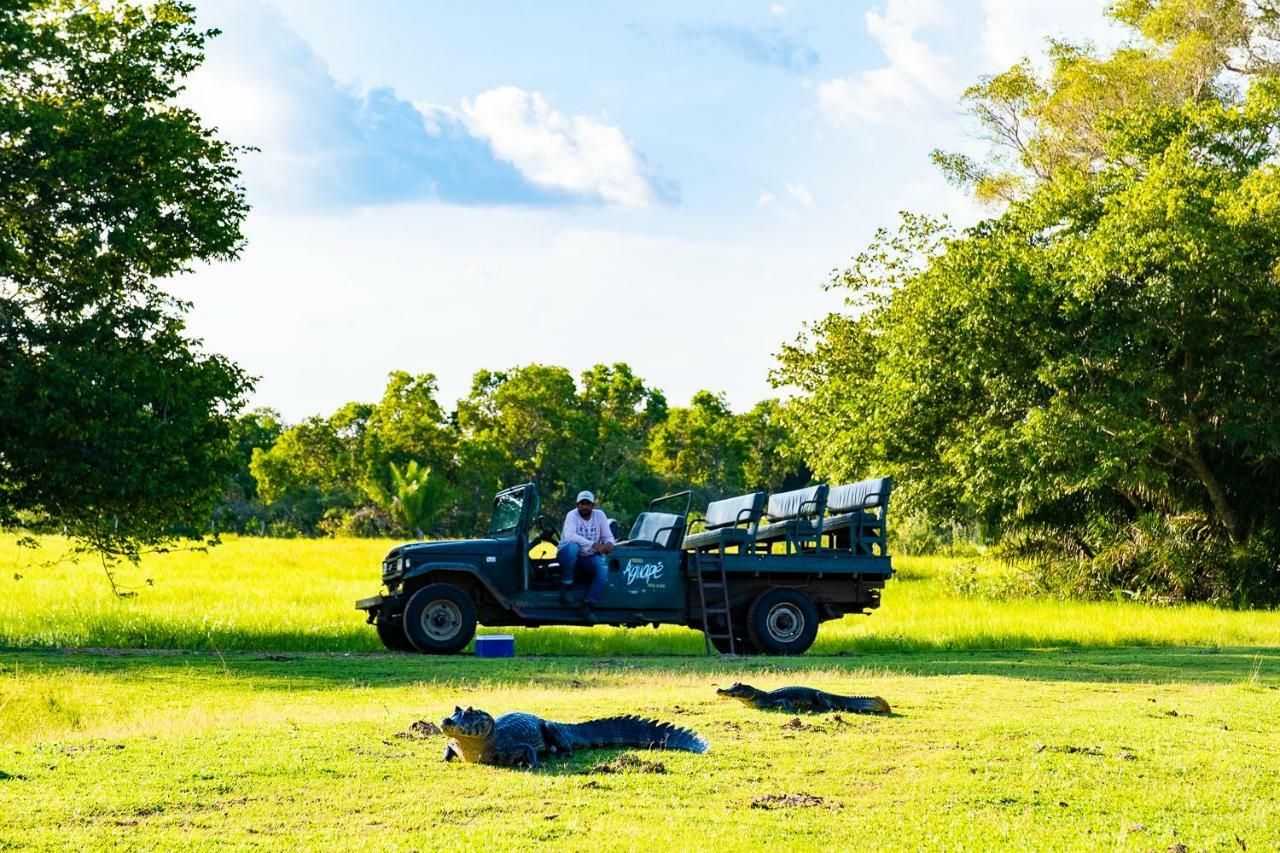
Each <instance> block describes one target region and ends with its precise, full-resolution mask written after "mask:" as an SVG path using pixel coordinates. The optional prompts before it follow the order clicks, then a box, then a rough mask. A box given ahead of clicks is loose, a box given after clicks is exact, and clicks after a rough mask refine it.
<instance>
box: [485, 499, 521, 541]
mask: <svg viewBox="0 0 1280 853" xmlns="http://www.w3.org/2000/svg"><path fill="white" fill-rule="evenodd" d="M523 508H524V489H520V490H519V491H514V492H504V493H502V494H500V495H498V497H497V498H496V499H495V500H494V502H493V520H492V521H490V522H489V533H490V534H496V533H510V532H511V531H513V530H515V529H516V528H517V527H519V526H520V510H521V509H523Z"/></svg>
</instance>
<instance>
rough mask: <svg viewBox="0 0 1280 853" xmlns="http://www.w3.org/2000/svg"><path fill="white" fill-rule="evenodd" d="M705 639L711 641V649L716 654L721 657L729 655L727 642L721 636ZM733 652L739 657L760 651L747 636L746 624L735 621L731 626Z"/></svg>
mask: <svg viewBox="0 0 1280 853" xmlns="http://www.w3.org/2000/svg"><path fill="white" fill-rule="evenodd" d="M707 639H708V640H710V641H711V647H712V648H713V649H715V650H716V651H717V652H719V653H720V654H722V655H727V654H729V641H728V640H727V639H725V638H724V637H723V636H720V637H707ZM733 651H734V652H735V653H736V654H739V655H754V654H758V653H759V651H760V650H759V649H757V648H756V647H755V644H754V643H752V642H751V638H750V637H749V636H748V635H747V624H746V622H742V621H738V620H735V624H734V626H733Z"/></svg>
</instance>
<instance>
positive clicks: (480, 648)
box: [476, 634, 516, 658]
mask: <svg viewBox="0 0 1280 853" xmlns="http://www.w3.org/2000/svg"><path fill="white" fill-rule="evenodd" d="M515 656H516V638H515V637H513V636H511V635H510V634H484V635H482V636H479V637H476V657H478V658H513V657H515Z"/></svg>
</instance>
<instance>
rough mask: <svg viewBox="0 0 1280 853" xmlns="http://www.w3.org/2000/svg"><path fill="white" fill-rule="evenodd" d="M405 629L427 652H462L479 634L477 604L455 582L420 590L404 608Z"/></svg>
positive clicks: (412, 641)
mask: <svg viewBox="0 0 1280 853" xmlns="http://www.w3.org/2000/svg"><path fill="white" fill-rule="evenodd" d="M404 632H405V634H406V635H407V636H408V638H409V642H411V643H413V646H414V648H415V649H417V650H418V651H420V652H422V653H423V654H428V655H451V654H453V653H454V652H460V651H462V649H463V648H464V647H465V646H466V645H467V643H469V642H471V638H472V637H474V636H475V633H476V605H475V602H473V601H472V600H471V596H469V595H467V594H466V593H465V592H463V591H462V590H460V589H458V588H457V587H456V586H454V585H453V584H451V583H433V584H429V585H427V586H424V587H423V588H422V589H420V590H418V591H417V592H415V593H414V594H413V596H412V597H410V599H409V603H408V604H407V605H405V608H404Z"/></svg>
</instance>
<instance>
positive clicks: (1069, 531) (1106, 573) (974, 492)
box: [777, 0, 1280, 602]
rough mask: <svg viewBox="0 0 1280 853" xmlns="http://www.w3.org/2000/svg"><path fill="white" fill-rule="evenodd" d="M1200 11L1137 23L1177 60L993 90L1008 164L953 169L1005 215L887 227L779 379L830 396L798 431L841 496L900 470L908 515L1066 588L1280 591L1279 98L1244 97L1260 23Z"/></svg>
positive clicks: (799, 420) (1064, 61)
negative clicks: (1065, 568)
mask: <svg viewBox="0 0 1280 853" xmlns="http://www.w3.org/2000/svg"><path fill="white" fill-rule="evenodd" d="M1188 2H1189V0H1188ZM1201 5H1203V4H1197V8H1200V6H1201ZM1210 5H1213V6H1214V8H1215V9H1218V7H1221V9H1220V10H1219V11H1222V10H1226V11H1222V14H1227V13H1228V12H1229V11H1230V9H1232V8H1235V6H1236V5H1238V4H1231V3H1227V2H1217V3H1215V4H1210ZM1185 6H1187V3H1186V2H1181V0H1178V2H1173V0H1169V2H1159V3H1157V2H1152V3H1146V4H1137V3H1130V4H1122V7H1121V8H1120V10H1119V12H1118V14H1119V15H1120V16H1121V18H1122V19H1124V20H1128V21H1129V22H1130V23H1136V24H1139V25H1141V26H1142V27H1143V28H1144V29H1143V32H1144V33H1146V34H1147V35H1148V36H1149V37H1152V38H1156V39H1159V40H1157V41H1152V42H1145V43H1139V44H1138V45H1137V46H1130V47H1126V48H1124V49H1122V50H1119V51H1117V52H1116V53H1115V54H1113V55H1111V56H1107V57H1097V56H1094V55H1093V54H1092V53H1090V52H1089V51H1087V50H1084V49H1081V48H1075V47H1071V46H1066V45H1058V46H1056V47H1055V48H1054V49H1053V51H1052V53H1051V59H1052V61H1053V64H1052V69H1051V71H1050V72H1049V74H1048V75H1047V77H1045V78H1040V77H1037V76H1036V75H1035V74H1034V73H1033V71H1032V70H1031V68H1030V66H1029V65H1027V64H1025V63H1024V64H1022V65H1019V66H1017V67H1015V68H1014V69H1012V70H1011V71H1009V72H1006V73H1005V74H1003V75H997V76H996V77H994V78H991V79H989V80H986V81H984V82H983V83H981V84H980V85H979V86H977V87H975V88H974V89H972V90H970V92H969V95H968V100H969V103H970V106H971V107H972V109H973V112H974V115H975V116H976V118H977V120H978V122H979V124H980V126H981V127H983V128H984V129H985V130H986V131H987V132H988V134H989V136H990V138H991V139H992V140H993V141H995V142H997V143H999V147H998V148H997V150H996V152H995V154H994V155H993V156H992V157H991V158H990V159H989V161H988V163H987V164H985V165H984V166H983V167H982V168H981V169H980V170H979V169H976V168H971V166H972V164H967V163H964V162H961V161H958V160H955V159H951V160H949V161H948V160H945V158H944V161H945V162H946V164H947V165H948V166H949V167H951V174H952V177H956V178H957V179H961V180H964V179H966V176H967V179H969V180H970V183H971V184H972V185H973V186H974V188H975V190H976V192H977V193H978V194H979V196H983V197H986V198H1004V199H1005V200H1006V201H1007V204H1006V206H1005V207H1004V209H1003V210H1002V211H1001V212H1000V213H999V214H998V215H997V216H995V217H993V218H991V219H989V220H987V221H985V222H982V223H980V224H979V225H977V226H974V227H973V228H971V229H968V230H967V231H965V232H963V233H960V234H956V233H954V232H953V231H952V230H951V229H949V228H948V227H946V225H945V224H944V223H934V222H928V221H925V220H922V219H920V218H918V217H908V218H906V219H905V220H904V222H903V226H902V228H901V229H900V231H899V232H898V234H896V235H891V234H888V233H886V232H882V233H881V234H880V235H879V237H878V239H877V242H876V243H875V244H874V245H873V246H872V248H871V249H869V250H868V251H867V252H865V253H863V255H861V256H859V257H858V258H857V259H855V262H854V265H853V266H852V267H851V268H850V269H849V270H847V271H845V273H843V274H842V275H841V276H839V277H837V279H836V281H835V282H834V285H835V286H837V287H841V288H846V289H848V290H849V291H850V294H851V295H850V301H851V303H852V304H853V306H855V307H856V309H857V313H853V314H849V315H845V314H837V315H832V316H831V317H828V318H827V319H826V320H824V321H822V322H820V323H818V324H817V325H815V326H814V327H813V328H812V329H811V330H810V333H809V335H808V336H807V337H806V338H802V339H801V340H800V341H799V342H798V343H797V344H796V345H794V346H791V347H787V348H785V349H784V351H783V353H782V355H781V368H780V370H779V372H778V374H777V378H778V379H779V381H782V382H789V383H794V384H796V385H798V386H799V387H800V388H802V389H803V390H804V391H805V392H807V396H806V397H804V398H802V399H800V400H797V401H796V403H795V404H794V407H793V409H792V411H793V412H794V415H795V417H794V419H793V425H794V428H795V431H796V433H797V436H798V440H799V442H800V445H801V447H802V449H803V450H804V452H805V454H806V458H808V459H809V460H810V462H811V464H812V465H813V466H814V468H815V470H817V471H818V472H819V473H820V474H822V475H824V476H827V477H831V478H843V477H846V476H852V475H855V474H859V473H863V472H871V471H875V472H877V473H879V472H886V473H891V474H893V475H895V476H896V478H897V481H898V485H899V489H898V490H897V491H896V492H895V498H899V497H900V498H901V499H902V500H901V501H899V504H900V505H902V504H905V506H906V508H907V509H908V510H909V511H922V512H925V513H928V514H930V515H931V516H933V517H935V518H941V519H947V518H955V519H974V520H977V521H979V522H981V523H982V524H983V526H984V527H985V528H990V529H994V530H999V531H1002V532H1003V533H1004V534H1005V535H1006V537H1007V539H1008V541H1009V542H1010V543H1014V542H1016V543H1019V545H1020V553H1023V554H1026V553H1027V552H1028V548H1030V547H1032V546H1035V545H1038V546H1039V547H1041V548H1042V549H1044V550H1045V553H1046V554H1048V555H1049V560H1050V562H1053V563H1054V564H1058V565H1061V564H1062V563H1063V561H1064V560H1065V561H1066V562H1068V563H1073V564H1074V565H1076V566H1077V568H1078V569H1079V570H1080V571H1081V572H1083V573H1084V574H1085V575H1087V576H1088V578H1089V580H1088V582H1087V583H1083V582H1081V583H1075V582H1067V583H1066V584H1065V586H1066V588H1070V589H1073V590H1076V591H1084V590H1085V588H1086V587H1088V588H1090V589H1093V587H1092V585H1093V584H1095V583H1096V584H1100V585H1102V586H1104V587H1106V588H1117V587H1118V588H1122V589H1130V590H1137V591H1140V594H1143V595H1158V596H1167V597H1170V598H1182V597H1192V598H1207V599H1212V600H1235V601H1237V602H1238V601H1241V600H1243V598H1247V597H1249V596H1248V595H1246V594H1245V593H1244V589H1245V587H1246V586H1248V584H1244V585H1243V586H1242V583H1243V581H1242V573H1241V570H1239V569H1236V568H1229V567H1230V566H1235V565H1237V556H1233V555H1239V554H1252V555H1253V559H1255V560H1257V561H1258V562H1256V563H1255V564H1254V567H1253V568H1252V569H1250V570H1249V571H1246V572H1243V575H1247V576H1248V577H1253V578H1265V581H1264V582H1265V584H1266V585H1267V586H1270V588H1271V589H1272V591H1273V594H1274V592H1275V591H1276V590H1280V583H1278V579H1277V577H1276V574H1275V567H1276V565H1277V563H1278V560H1277V557H1278V556H1280V552H1276V551H1274V550H1271V551H1268V550H1266V548H1265V547H1263V546H1264V545H1265V543H1267V542H1270V538H1269V537H1270V533H1269V531H1270V530H1273V529H1275V528H1276V526H1277V524H1280V509H1278V507H1280V445H1277V443H1276V436H1277V435H1280V335H1278V334H1277V330H1278V326H1277V323H1278V321H1280V286H1278V284H1277V279H1276V270H1277V269H1278V268H1280V220H1277V219H1276V215H1277V211H1280V205H1278V204H1277V203H1276V199H1277V198H1280V181H1278V173H1277V171H1276V164H1277V161H1278V160H1280V151H1278V150H1277V147H1276V144H1277V140H1276V137H1275V135H1274V128H1275V126H1276V125H1277V123H1278V122H1280V81H1277V80H1276V79H1274V78H1273V77H1272V76H1270V74H1269V73H1260V74H1259V75H1258V76H1257V77H1256V78H1255V79H1253V80H1252V81H1250V85H1249V86H1248V87H1247V89H1244V90H1240V89H1239V88H1237V87H1233V86H1232V85H1230V84H1229V82H1228V81H1225V80H1224V79H1222V78H1221V77H1220V74H1219V72H1220V71H1221V69H1222V64H1223V62H1224V61H1225V59H1224V57H1228V56H1229V55H1232V54H1233V51H1234V50H1235V49H1236V48H1237V47H1239V43H1238V41H1233V40H1238V38H1239V30H1238V27H1236V26H1235V25H1227V24H1222V20H1223V19H1222V18H1220V17H1219V16H1218V12H1216V11H1215V12H1214V13H1213V14H1210V15H1208V16H1207V17H1196V16H1192V18H1189V19H1185V20H1184V18H1183V17H1181V15H1182V13H1181V12H1179V13H1177V14H1174V13H1172V12H1170V10H1171V9H1175V8H1177V9H1182V8H1183V7H1185ZM1188 8H1189V7H1188ZM1184 11H1185V10H1184ZM1178 21H1181V23H1177V24H1176V25H1175V22H1178ZM1197 21H1198V22H1199V23H1197ZM1229 23H1230V22H1228V24H1229ZM1219 24H1222V25H1221V26H1219ZM1260 26H1261V24H1260ZM986 181H994V182H995V183H991V184H986V183H984V182H986ZM997 185H998V186H999V187H1001V188H1004V189H1007V190H1009V192H1004V190H1001V191H1000V192H996V191H994V189H993V187H996V186H997ZM1179 519H1196V520H1197V521H1195V522H1194V526H1195V530H1196V532H1195V534H1194V535H1191V534H1190V533H1189V532H1188V530H1189V528H1186V527H1185V526H1184V525H1183V523H1182V522H1181V521H1179ZM1100 530H1105V531H1107V532H1106V533H1103V534H1101V535H1094V531H1100ZM1046 565H1048V563H1046ZM1231 590H1235V592H1234V593H1232V592H1231Z"/></svg>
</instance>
